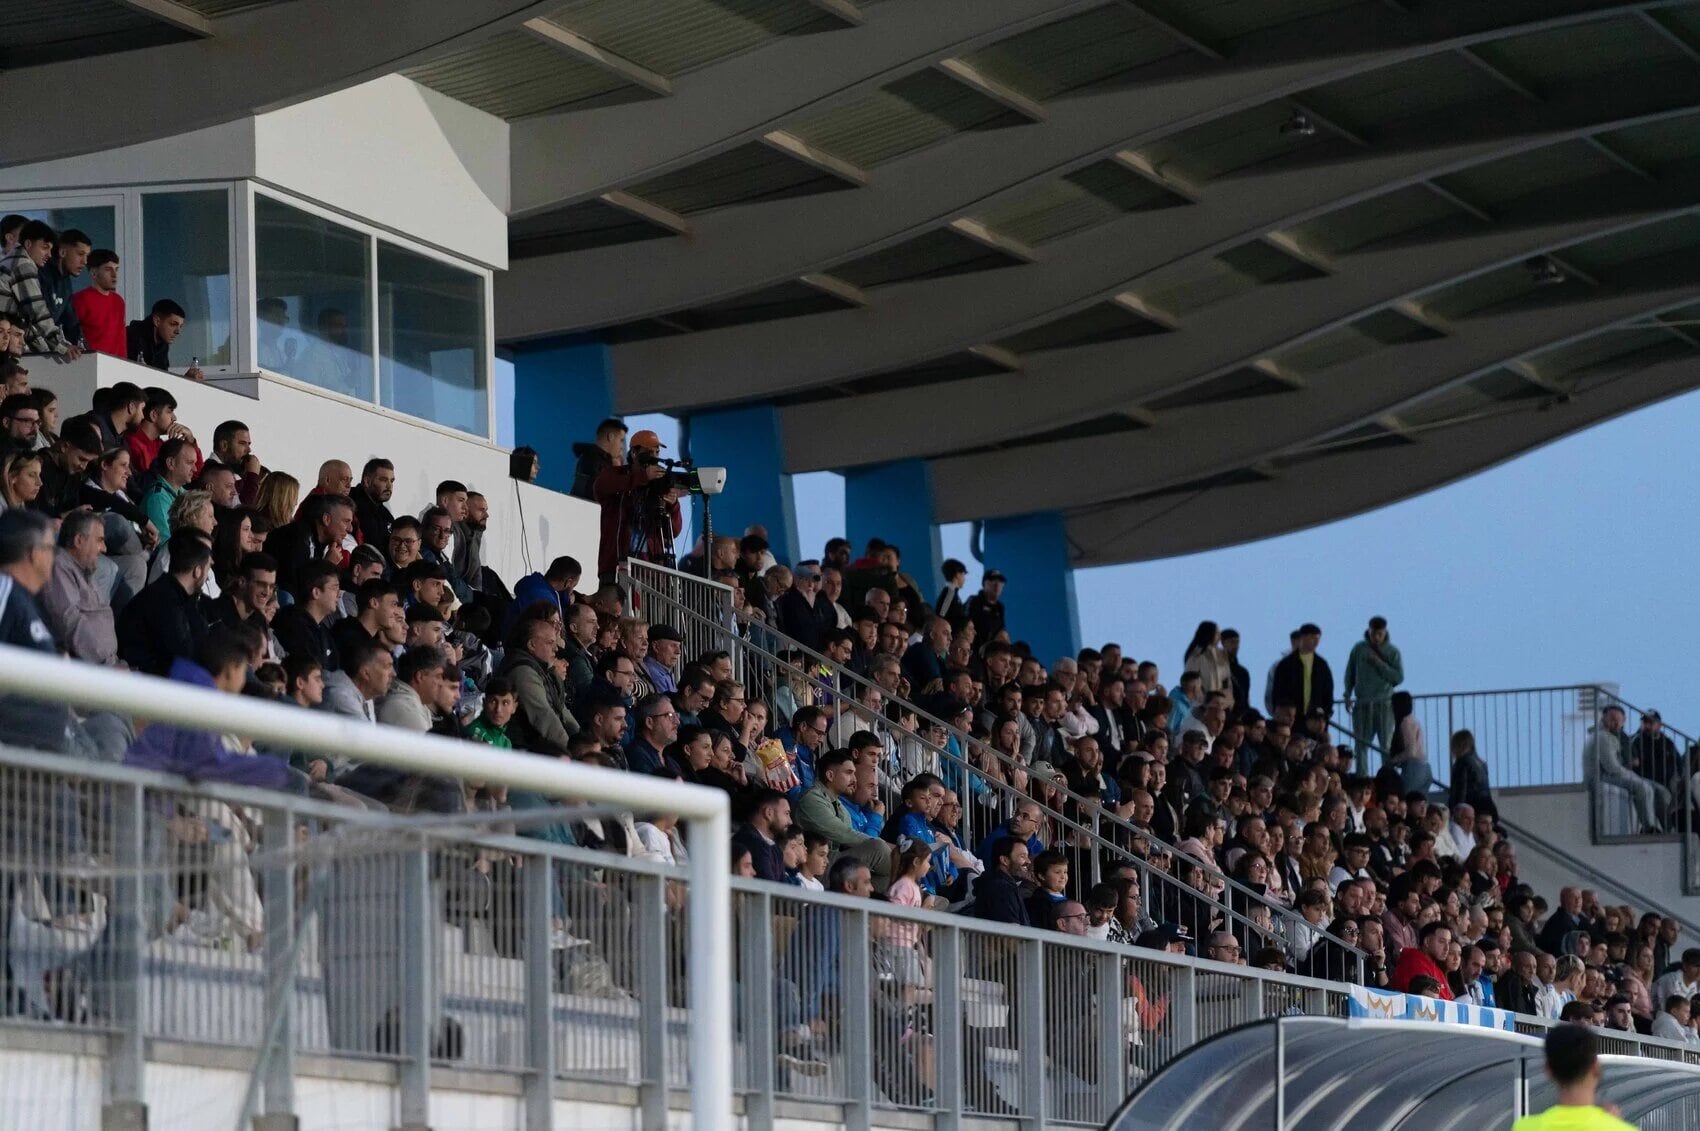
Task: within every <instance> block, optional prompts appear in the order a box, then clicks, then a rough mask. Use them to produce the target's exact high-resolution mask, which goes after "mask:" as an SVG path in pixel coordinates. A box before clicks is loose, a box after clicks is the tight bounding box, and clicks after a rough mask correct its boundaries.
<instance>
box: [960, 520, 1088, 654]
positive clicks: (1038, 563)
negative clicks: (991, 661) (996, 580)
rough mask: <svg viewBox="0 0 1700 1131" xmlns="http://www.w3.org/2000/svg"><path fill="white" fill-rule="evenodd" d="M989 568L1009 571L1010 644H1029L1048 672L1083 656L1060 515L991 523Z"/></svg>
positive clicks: (986, 548)
mask: <svg viewBox="0 0 1700 1131" xmlns="http://www.w3.org/2000/svg"><path fill="white" fill-rule="evenodd" d="M983 544H984V550H983V553H984V556H985V562H984V564H985V567H986V568H987V569H998V570H1002V571H1003V572H1004V575H1005V576H1006V577H1007V578H1008V579H1009V580H1008V583H1007V585H1006V586H1005V588H1004V594H1003V602H1004V606H1005V623H1006V624H1007V625H1008V627H1009V636H1010V639H1011V640H1025V641H1027V643H1028V644H1030V645H1032V647H1033V654H1034V656H1036V657H1037V658H1038V659H1039V661H1040V662H1041V663H1043V664H1044V665H1045V666H1046V667H1047V668H1049V667H1050V666H1051V664H1052V663H1054V662H1055V661H1056V660H1057V659H1058V658H1059V657H1061V656H1073V655H1074V654H1075V653H1077V652H1079V651H1080V613H1079V609H1078V608H1077V607H1076V605H1075V599H1074V567H1073V565H1072V564H1071V563H1070V561H1069V550H1068V535H1067V533H1066V532H1065V529H1064V524H1063V517H1062V515H1061V514H1059V513H1056V512H1050V513H1044V514H1027V515H1021V516H1019V517H1016V518H994V519H989V520H988V521H987V522H986V526H985V537H984V543H983Z"/></svg>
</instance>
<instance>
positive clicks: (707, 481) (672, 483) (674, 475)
mask: <svg viewBox="0 0 1700 1131" xmlns="http://www.w3.org/2000/svg"><path fill="white" fill-rule="evenodd" d="M635 458H636V462H637V465H638V466H639V467H664V468H666V469H667V473H666V474H665V475H663V476H662V477H661V478H660V479H658V480H657V481H656V482H658V483H661V484H663V485H664V487H663V489H664V490H665V489H672V488H677V489H678V490H681V491H684V492H686V493H687V494H691V495H718V494H720V492H722V491H724V490H725V489H726V469H725V468H724V467H697V466H696V465H695V464H693V463H691V462H690V461H689V460H682V459H663V458H662V457H660V456H657V455H651V454H650V453H648V452H640V453H638V455H637V456H636V457H635Z"/></svg>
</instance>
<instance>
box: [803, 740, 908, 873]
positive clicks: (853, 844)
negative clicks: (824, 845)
mask: <svg viewBox="0 0 1700 1131" xmlns="http://www.w3.org/2000/svg"><path fill="white" fill-rule="evenodd" d="M855 785H856V763H855V761H854V760H853V759H852V758H851V756H850V752H849V751H848V750H831V751H828V752H827V753H825V754H823V755H821V758H820V761H819V763H818V764H817V766H816V776H815V784H814V785H813V786H811V787H809V788H808V789H807V790H805V791H804V792H803V795H802V797H801V798H800V799H799V800H798V802H797V823H798V824H799V825H802V826H803V829H804V831H806V832H813V833H819V834H820V835H821V836H824V837H825V838H826V839H827V841H828V842H829V843H830V844H831V845H832V847H833V850H834V853H835V856H836V855H845V856H850V857H853V858H854V859H856V860H859V861H861V862H862V863H863V864H866V865H867V866H868V869H869V871H870V872H871V873H872V874H873V877H874V883H875V885H876V886H879V887H884V886H887V885H889V884H890V882H891V875H892V846H891V845H889V844H887V843H886V842H885V841H883V840H879V839H877V838H875V837H868V836H863V835H862V834H861V833H859V832H857V831H856V828H855V826H854V825H853V824H851V821H850V814H849V813H848V812H847V811H846V810H845V808H844V804H843V798H844V796H845V795H846V794H848V793H849V792H851V790H853V789H854V788H855Z"/></svg>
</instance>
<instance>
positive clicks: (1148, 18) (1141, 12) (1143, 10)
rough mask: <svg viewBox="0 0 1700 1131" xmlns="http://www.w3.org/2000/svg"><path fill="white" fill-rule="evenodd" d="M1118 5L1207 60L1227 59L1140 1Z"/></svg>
mask: <svg viewBox="0 0 1700 1131" xmlns="http://www.w3.org/2000/svg"><path fill="white" fill-rule="evenodd" d="M1116 3H1118V4H1120V5H1121V6H1122V7H1124V8H1127V9H1130V10H1131V11H1132V12H1133V14H1134V15H1136V16H1138V17H1139V18H1140V19H1142V20H1144V21H1145V22H1146V23H1148V24H1150V25H1151V26H1152V27H1154V28H1156V29H1158V30H1159V31H1161V32H1162V33H1163V34H1164V35H1166V36H1168V37H1169V38H1170V39H1172V40H1174V41H1175V42H1176V43H1179V44H1182V45H1183V46H1186V47H1190V48H1192V49H1193V50H1194V51H1196V52H1198V53H1199V54H1200V55H1203V56H1204V57H1205V58H1206V59H1217V60H1220V59H1223V58H1225V57H1226V56H1224V55H1223V54H1222V52H1220V51H1218V50H1217V49H1216V48H1214V47H1212V46H1211V45H1210V44H1208V43H1206V42H1204V40H1202V39H1199V38H1198V37H1197V36H1196V35H1193V34H1192V33H1191V32H1189V31H1184V30H1182V29H1181V27H1180V26H1179V25H1178V24H1176V23H1175V22H1174V21H1173V20H1168V19H1164V18H1163V17H1162V16H1159V15H1158V14H1157V13H1155V12H1153V11H1152V10H1151V9H1150V8H1149V7H1147V6H1146V5H1145V4H1142V3H1140V2H1139V0H1116Z"/></svg>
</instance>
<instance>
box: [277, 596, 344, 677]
mask: <svg viewBox="0 0 1700 1131" xmlns="http://www.w3.org/2000/svg"><path fill="white" fill-rule="evenodd" d="M354 623H356V624H359V623H360V622H359V621H355V622H354ZM272 632H273V633H274V634H276V636H277V643H278V646H279V647H280V648H282V649H283V651H284V655H286V656H295V655H301V656H311V657H313V659H315V660H317V661H319V666H320V667H322V668H323V669H324V670H325V671H327V672H334V671H338V670H340V669H341V668H342V651H341V649H339V648H338V647H337V644H336V640H335V639H334V638H333V637H332V636H331V630H330V628H329V626H327V625H324V624H321V623H320V622H318V621H316V620H314V619H313V614H311V613H309V612H308V611H307V609H306V606H304V605H290V606H289V607H288V608H286V609H279V610H278V611H277V615H276V616H274V617H273V618H272Z"/></svg>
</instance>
